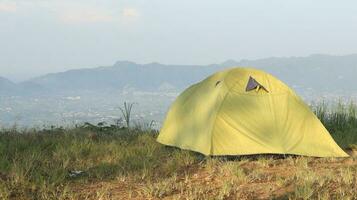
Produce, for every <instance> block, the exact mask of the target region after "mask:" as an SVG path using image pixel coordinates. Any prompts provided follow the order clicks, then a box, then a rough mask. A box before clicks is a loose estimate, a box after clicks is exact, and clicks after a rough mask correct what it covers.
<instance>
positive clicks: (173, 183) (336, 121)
mask: <svg viewBox="0 0 357 200" xmlns="http://www.w3.org/2000/svg"><path fill="white" fill-rule="evenodd" d="M313 110H314V111H315V113H316V114H317V116H318V117H319V118H320V119H321V121H322V122H323V124H324V125H325V126H326V128H327V129H328V130H329V131H330V133H331V134H332V136H333V137H334V139H335V140H336V142H337V143H338V144H339V145H341V146H342V147H348V146H351V145H354V144H357V118H356V106H355V105H354V104H349V105H342V104H338V105H336V106H334V107H328V106H327V105H326V104H322V105H319V106H314V107H313ZM157 134H158V132H157V131H154V130H140V129H135V128H134V129H130V130H129V129H127V128H118V127H115V126H104V125H100V126H94V125H91V124H85V125H83V126H77V127H74V128H69V129H64V128H55V127H51V128H50V129H43V130H16V129H4V130H1V131H0V199H83V195H84V194H83V193H80V192H77V191H76V187H77V186H78V187H79V186H83V185H84V186H85V185H91V184H93V183H97V182H110V181H118V180H126V181H128V183H129V182H130V183H133V189H128V191H127V193H128V195H129V196H130V195H139V196H140V195H141V197H143V198H162V197H165V196H170V195H176V197H177V198H186V197H190V198H191V199H200V198H205V197H216V199H225V198H229V197H232V196H234V195H243V196H244V195H248V194H245V193H244V192H242V191H241V190H239V187H238V186H239V185H242V184H252V183H254V182H257V181H258V182H262V181H265V182H272V181H275V182H276V185H277V187H288V186H289V184H290V183H291V182H292V183H298V184H297V185H296V186H295V187H294V188H295V192H293V193H288V195H290V196H289V197H291V198H307V197H310V196H313V197H317V196H319V195H334V196H336V197H340V196H339V194H345V193H346V194H348V195H350V196H351V197H353V195H354V194H353V193H351V192H348V191H347V189H348V188H350V189H355V188H352V187H353V185H354V184H356V178H355V177H356V171H357V168H356V167H355V166H354V167H352V168H348V170H349V171H341V172H339V175H336V176H339V177H341V178H339V179H338V180H340V182H341V188H342V187H347V188H346V189H341V188H340V187H337V188H340V191H339V190H337V189H336V186H334V187H333V188H334V189H333V190H332V191H335V193H333V194H330V192H331V191H326V190H323V188H324V187H322V185H323V186H324V184H333V183H335V182H333V181H336V180H335V179H334V177H333V176H332V177H327V178H326V177H325V178H324V179H323V181H322V182H319V181H320V180H322V179H321V178H319V176H315V175H314V176H312V175H311V174H309V175H308V176H309V177H310V178H313V179H311V180H310V179H309V180H305V179H306V173H307V172H308V171H309V165H310V164H309V163H310V162H311V160H310V159H309V158H303V157H297V158H292V157H288V158H287V159H284V161H283V162H284V163H285V164H284V165H286V166H289V167H298V168H299V169H300V170H303V171H302V172H296V175H295V176H291V177H285V178H284V177H273V176H271V175H269V174H267V173H266V171H265V169H268V168H270V167H277V166H279V163H280V161H279V159H278V160H277V159H274V158H271V157H269V158H266V157H262V158H260V159H257V160H256V159H249V158H245V159H238V160H236V161H232V160H231V159H226V158H222V157H218V158H210V157H204V156H202V155H200V154H197V153H194V152H190V151H181V150H180V149H177V148H171V147H165V146H163V145H161V144H159V143H157V142H156V141H155V138H156V137H157ZM250 163H257V164H256V165H254V166H255V167H251V168H247V169H245V168H243V167H242V166H244V165H246V164H250ZM296 163H302V164H296ZM255 168H257V169H255ZM197 169H204V170H206V171H207V175H205V177H204V178H201V179H202V180H205V181H206V179H207V180H209V181H208V182H209V183H212V184H211V185H198V184H197V182H196V181H194V180H196V179H197V180H200V176H203V175H199V174H198V175H197V174H196V173H197ZM73 170H80V171H83V172H84V173H83V174H81V175H80V176H78V177H70V175H69V174H70V173H69V172H70V171H73ZM216 173H217V174H220V177H218V178H221V179H222V180H220V181H218V182H217V183H215V182H212V181H213V180H214V179H215V178H214V177H213V178H212V177H210V174H216ZM309 173H310V172H309ZM311 173H312V172H311ZM197 177H198V178H197ZM228 177H229V178H228ZM216 178H217V177H216ZM325 179H326V180H325ZM134 183H135V184H134ZM136 183H137V184H136ZM142 184H144V185H142ZM195 184H196V185H195ZM215 184H218V185H220V187H217V186H216V185H215ZM321 184H322V185H321ZM126 185H128V184H126ZM138 185H139V186H140V188H139V189H138V188H134V186H135V187H139V186H138ZM328 186H329V185H328ZM130 187H131V186H130ZM274 187H275V186H274ZM311 187H313V188H312V189H311ZM326 187H327V186H326ZM331 187H332V186H331ZM314 188H315V189H314ZM316 188H317V189H316ZM108 190H109V189H107V188H104V187H101V189H100V190H98V191H96V194H95V195H96V196H90V198H92V199H99V198H102V199H110V198H111V197H110V195H109V196H108V194H107V193H108ZM320 190H321V191H322V190H323V191H322V192H321V193H317V191H320ZM138 191H139V192H138ZM337 192H338V193H337ZM246 197H247V198H248V197H251V196H249V195H248V196H246ZM190 198H188V199H190Z"/></svg>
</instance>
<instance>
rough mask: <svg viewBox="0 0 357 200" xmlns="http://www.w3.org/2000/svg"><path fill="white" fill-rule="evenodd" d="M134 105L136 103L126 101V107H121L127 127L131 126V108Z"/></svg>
mask: <svg viewBox="0 0 357 200" xmlns="http://www.w3.org/2000/svg"><path fill="white" fill-rule="evenodd" d="M133 105H134V103H127V102H124V107H123V108H122V107H119V109H120V111H121V113H122V115H123V119H124V121H125V123H126V127H127V128H130V119H131V109H132V108H133Z"/></svg>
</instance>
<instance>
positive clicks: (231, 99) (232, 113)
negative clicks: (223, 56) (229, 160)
mask: <svg viewBox="0 0 357 200" xmlns="http://www.w3.org/2000/svg"><path fill="white" fill-rule="evenodd" d="M157 141H158V142H160V143H162V144H165V145H170V146H176V147H179V148H182V149H188V150H192V151H197V152H200V153H202V154H205V155H248V154H264V153H269V154H270V153H271V154H295V155H306V156H316V157H347V156H348V155H347V154H346V153H345V152H344V151H343V150H342V149H341V148H340V147H339V146H338V145H337V144H336V143H335V141H334V140H333V138H332V137H331V136H330V134H329V132H328V131H327V130H326V128H325V127H324V126H323V125H322V123H321V122H320V121H319V120H318V118H317V117H316V116H315V115H314V113H313V112H312V111H311V110H310V109H309V107H308V106H307V105H306V104H305V103H304V102H303V101H302V100H301V99H300V98H299V97H298V96H297V95H296V94H295V92H294V91H293V90H292V89H290V88H289V87H288V86H286V85H285V84H284V83H282V82H281V81H280V80H278V79H277V78H275V77H273V76H272V75H270V74H267V73H265V72H263V71H260V70H255V69H251V68H232V69H227V70H224V71H221V72H217V73H215V74H213V75H211V76H209V77H208V78H206V79H204V80H203V81H201V82H199V83H197V84H194V85H192V86H191V87H189V88H188V89H186V90H185V91H184V92H183V93H182V94H181V95H180V96H179V97H178V98H177V99H176V101H175V102H174V103H173V105H172V106H171V108H170V110H169V112H168V114H167V116H166V120H165V121H164V124H163V127H162V129H161V131H160V134H159V136H158V138H157Z"/></svg>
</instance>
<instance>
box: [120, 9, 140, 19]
mask: <svg viewBox="0 0 357 200" xmlns="http://www.w3.org/2000/svg"><path fill="white" fill-rule="evenodd" d="M122 17H124V18H137V17H139V12H138V10H136V9H134V8H124V9H123V11H122Z"/></svg>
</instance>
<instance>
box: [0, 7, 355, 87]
mask: <svg viewBox="0 0 357 200" xmlns="http://www.w3.org/2000/svg"><path fill="white" fill-rule="evenodd" d="M98 2H100V3H98ZM314 53H323V54H338V55H341V54H352V53H357V1H355V0H350V1H349V0H344V1H336V0H295V1H292V0H245V1H242V0H231V1H228V0H220V1H218V0H215V1H213V0H141V1H139V0H127V1H125V0H101V1H93V0H0V76H4V77H8V78H11V79H12V80H17V81H19V80H23V79H26V78H29V77H32V76H35V75H39V74H44V73H48V72H57V71H63V70H67V69H73V68H82V67H95V66H101V65H102V66H103V65H112V64H113V63H114V62H115V61H117V60H130V61H135V62H138V63H149V62H154V61H155V62H161V63H167V64H208V63H220V62H223V61H225V60H227V59H235V60H239V59H243V58H248V59H254V58H262V57H270V56H305V55H309V54H314Z"/></svg>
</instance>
